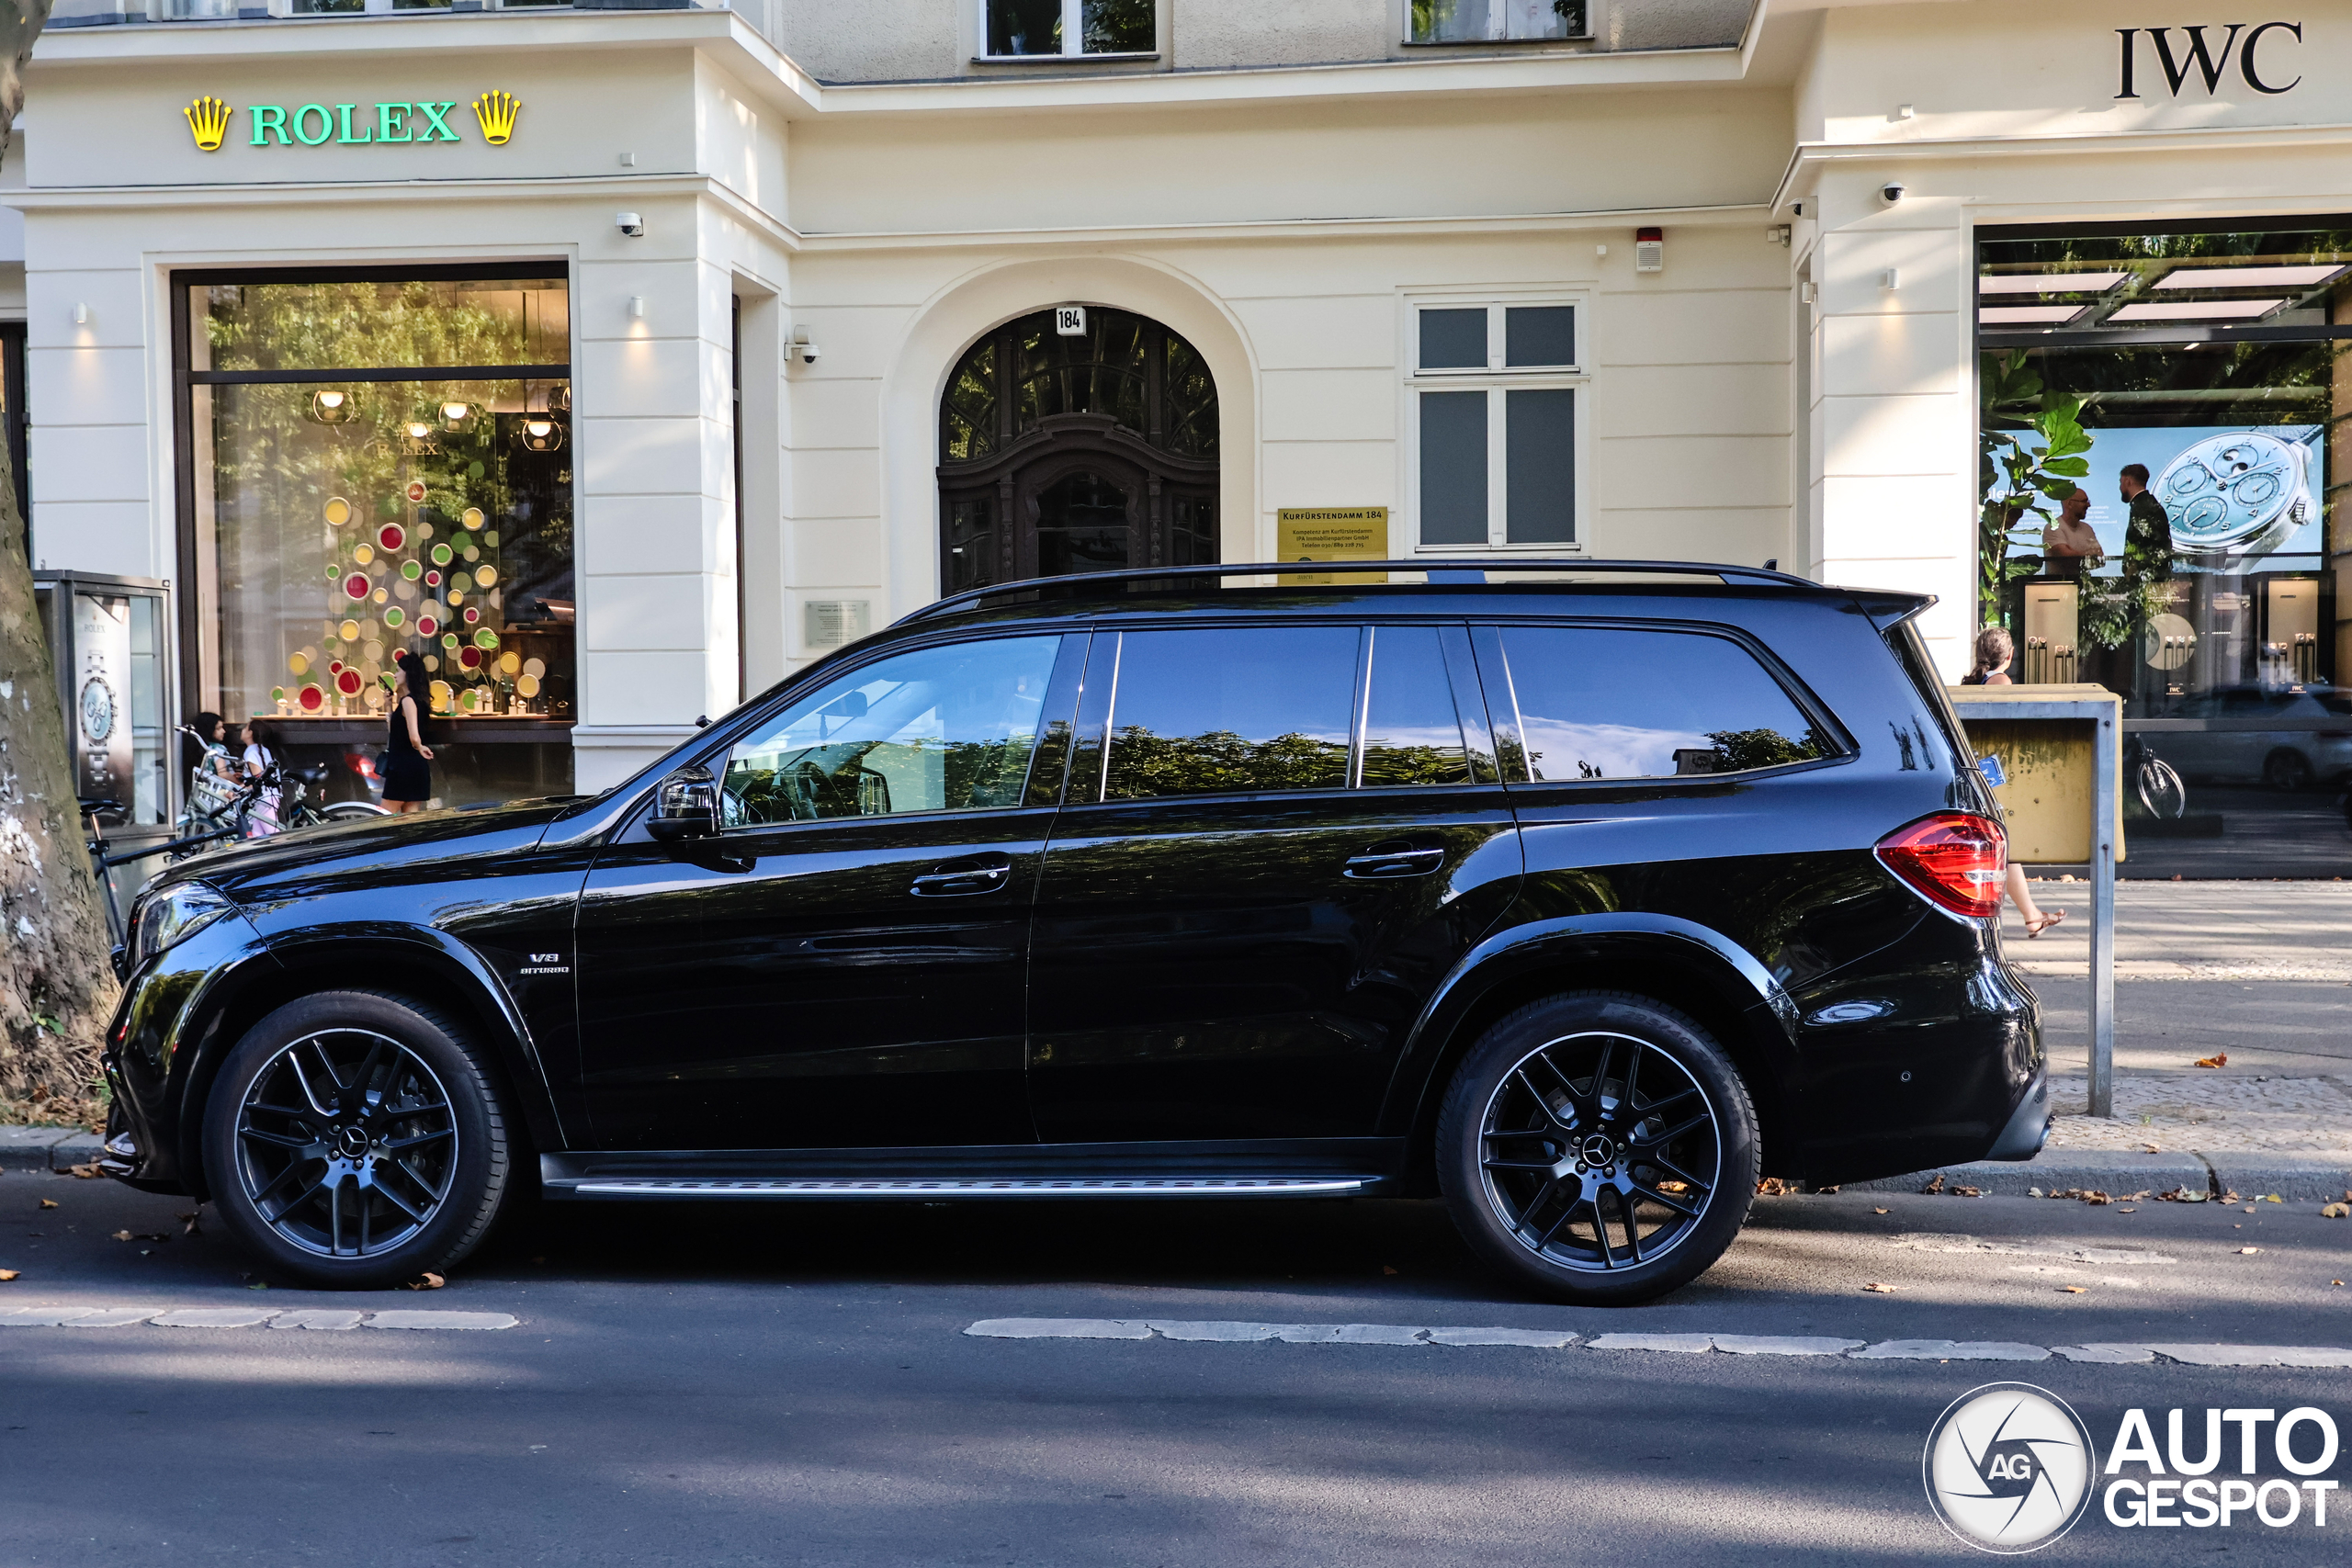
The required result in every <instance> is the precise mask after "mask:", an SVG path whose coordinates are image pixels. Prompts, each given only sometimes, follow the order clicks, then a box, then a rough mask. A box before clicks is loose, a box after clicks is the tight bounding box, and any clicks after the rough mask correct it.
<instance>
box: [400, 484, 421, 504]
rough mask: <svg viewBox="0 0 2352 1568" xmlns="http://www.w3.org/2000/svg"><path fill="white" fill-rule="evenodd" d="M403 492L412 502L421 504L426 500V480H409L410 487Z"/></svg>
mask: <svg viewBox="0 0 2352 1568" xmlns="http://www.w3.org/2000/svg"><path fill="white" fill-rule="evenodd" d="M401 493H403V494H405V495H406V496H407V497H408V498H409V500H410V502H412V503H418V504H421V503H422V502H424V480H423V479H411V480H409V481H408V489H407V490H406V491H402V492H401Z"/></svg>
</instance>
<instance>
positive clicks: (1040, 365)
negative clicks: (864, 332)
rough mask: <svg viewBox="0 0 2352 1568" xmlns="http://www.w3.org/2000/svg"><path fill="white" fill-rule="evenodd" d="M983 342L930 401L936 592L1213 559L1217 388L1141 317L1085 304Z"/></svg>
mask: <svg viewBox="0 0 2352 1568" xmlns="http://www.w3.org/2000/svg"><path fill="white" fill-rule="evenodd" d="M1056 318H1057V312H1056V311H1055V310H1038V311H1035V312H1032V313H1031V314H1029V315H1025V316H1020V317H1016V318H1015V319H1013V320H1012V321H1005V322H1003V323H1002V324H1001V325H999V326H998V327H996V328H995V329H994V330H993V331H991V332H989V333H987V334H985V335H984V336H982V337H981V338H980V339H979V340H978V342H977V343H974V344H971V345H970V346H969V347H968V348H967V349H966V350H965V352H964V355H963V357H962V358H960V359H959V360H957V361H956V367H955V368H954V369H953V370H952V371H951V372H950V373H949V375H948V378H947V385H946V388H945V389H944V391H943V392H942V393H941V395H940V400H939V465H938V473H937V477H938V483H939V526H940V540H939V584H940V592H943V593H959V592H965V591H966V590H967V589H973V588H985V587H988V586H989V585H991V584H993V583H999V582H1010V581H1017V580H1019V579H1022V578H1029V577H1056V576H1061V575H1063V574H1066V573H1069V572H1078V571H1109V570H1118V569H1120V568H1124V567H1153V566H1195V565H1202V564H1205V563H1207V562H1211V561H1215V560H1216V558H1217V526H1218V516H1217V510H1218V494H1217V487H1218V479H1219V472H1218V453H1217V434H1218V431H1217V423H1218V421H1217V395H1216V378H1215V377H1213V376H1212V375H1211V374H1210V371H1209V367H1208V363H1207V361H1206V360H1205V359H1204V358H1203V357H1202V355H1201V354H1200V353H1199V351H1198V350H1196V349H1194V348H1193V345H1192V344H1190V343H1188V342H1186V341H1185V340H1184V338H1183V337H1182V335H1181V334H1180V333H1175V332H1173V331H1170V329H1169V328H1168V327H1166V326H1164V325H1162V324H1161V323H1160V322H1159V321H1154V320H1152V319H1151V318H1150V317H1148V316H1142V315H1137V314H1136V313H1135V312H1133V311H1129V310H1114V309H1111V308H1109V307H1105V306H1090V307H1088V308H1087V310H1086V324H1085V328H1084V330H1083V331H1082V332H1077V333H1064V332H1060V331H1057V320H1056Z"/></svg>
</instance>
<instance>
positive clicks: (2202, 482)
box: [2148, 430, 2311, 560]
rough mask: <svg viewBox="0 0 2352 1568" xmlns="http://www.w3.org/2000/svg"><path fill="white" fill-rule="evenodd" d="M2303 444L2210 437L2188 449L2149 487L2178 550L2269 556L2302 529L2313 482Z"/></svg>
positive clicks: (2262, 436)
mask: <svg viewBox="0 0 2352 1568" xmlns="http://www.w3.org/2000/svg"><path fill="white" fill-rule="evenodd" d="M2306 462H2307V455H2306V452H2305V449H2304V447H2303V446H2301V444H2300V443H2298V442H2294V441H2285V440H2281V439H2279V438H2278V436H2276V435H2272V434H2269V433H2267V432H2266V431H2260V430H2245V431H2232V432H2229V433H2228V434H2221V435H2209V436H2207V437H2206V438H2205V439H2204V440H2202V441H2199V442H2197V443H2195V444H2194V445H2192V446H2188V447H2186V448H2184V449H2183V450H2182V451H2181V453H2180V455H2179V456H2178V457H2175V458H2173V460H2172V461H2171V462H2169V463H2166V464H2165V467H2164V471H2163V472H2162V473H2160V474H2158V475H2157V476H2156V479H2155V482H2154V484H2152V485H2150V486H2149V487H2148V488H2149V489H2151V490H2153V491H2155V492H2156V499H2157V500H2158V501H2161V502H2164V504H2165V513H2166V515H2168V516H2169V517H2170V518H2171V519H2172V542H2173V548H2174V549H2176V550H2177V551H2178V552H2179V553H2181V554H2182V555H2184V556H2188V557H2190V558H2204V559H2208V560H2221V559H2228V558H2242V557H2245V556H2255V555H2265V554H2267V553H2268V552H2269V551H2271V550H2274V549H2276V548H2278V546H2279V545H2280V544H2281V543H2283V542H2284V541H2285V539H2286V537H2287V536H2288V535H2289V534H2290V533H2292V532H2294V530H2295V529H2297V528H2299V527H2301V526H2302V525H2303V524H2304V523H2305V522H2306V521H2307V520H2308V518H2309V514H2310V511H2311V479H2310V473H2309V469H2308V468H2307V467H2306Z"/></svg>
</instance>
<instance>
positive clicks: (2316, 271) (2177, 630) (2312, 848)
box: [1977, 218, 2352, 875]
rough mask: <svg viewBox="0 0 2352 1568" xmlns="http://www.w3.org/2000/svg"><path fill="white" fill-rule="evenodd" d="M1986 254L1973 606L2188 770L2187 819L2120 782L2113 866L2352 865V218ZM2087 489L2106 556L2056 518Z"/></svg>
mask: <svg viewBox="0 0 2352 1568" xmlns="http://www.w3.org/2000/svg"><path fill="white" fill-rule="evenodd" d="M1977 261H1978V267H1977V318H1978V324H1977V331H1978V334H1979V347H1980V350H1981V354H1980V363H1979V390H1980V400H1981V405H1982V406H1981V414H1982V419H1981V426H1980V428H1981V432H1982V450H1981V455H1980V480H1981V485H1982V501H1981V507H1982V511H1981V515H1980V530H1979V533H1980V538H1979V551H1978V556H1979V583H1980V599H1981V600H1982V602H1983V605H1984V610H1985V620H1987V621H1988V622H1998V623H2001V624H2004V625H2006V626H2008V628H2009V629H2010V631H2011V634H2012V636H2013V637H2014V638H2015V640H2016V643H2017V648H2018V661H2017V666H2016V668H2014V669H2013V670H2012V671H2011V674H2012V675H2013V676H2014V677H2015V678H2016V679H2018V680H2020V681H2025V682H2075V681H2081V682H2097V683H2099V684H2102V685H2105V686H2107V687H2108V688H2109V690H2112V691H2114V692H2117V693H2119V694H2121V695H2122V696H2123V697H2124V699H2125V710H2124V713H2125V728H2126V731H2127V734H2128V735H2129V736H2130V737H2131V740H2132V742H2133V743H2134V744H2135V745H2136V747H2137V749H2138V750H2139V751H2144V752H2145V753H2148V754H2151V755H2153V756H2155V757H2157V758H2160V759H2162V760H2163V761H2165V762H2166V763H2168V764H2170V765H2171V766H2172V767H2173V768H2174V769H2175V770H2176V771H2177V772H2178V773H2181V774H2183V775H2184V776H2185V777H2186V778H2187V779H2188V785H2189V788H2188V802H2187V805H2186V807H2184V808H2179V809H2178V810H2177V813H2176V811H2175V809H2174V807H2175V806H2176V805H2177V803H2166V802H2164V801H2159V802H2158V803H2157V808H2152V807H2149V806H2148V805H2147V803H2145V802H2142V801H2140V800H2139V799H2138V798H2137V794H2136V791H2135V789H2134V787H2133V780H2132V779H2131V778H2129V777H2127V779H2126V780H2125V789H2124V794H2125V805H2126V808H2127V822H2126V828H2125V832H2126V838H2127V840H2128V841H2129V844H2130V848H2129V859H2128V860H2127V863H2126V866H2125V868H2124V869H2125V874H2171V872H2173V871H2176V870H2178V871H2181V872H2182V874H2257V875H2269V874H2312V868H2314V867H2319V866H2320V862H2321V861H2326V862H2329V863H2335V862H2341V863H2343V864H2342V865H2341V866H2338V867H2337V869H2339V870H2346V869H2352V834H2347V833H2346V826H2345V820H2344V818H2343V814H2342V813H2341V811H2340V810H2337V809H2335V807H2334V805H2333V801H2334V797H2335V795H2338V794H2340V793H2341V792H2342V788H2343V786H2344V784H2346V782H2347V781H2348V780H2352V736H2347V735H2346V714H2347V712H2352V702H2347V700H2346V692H2345V690H2344V687H2343V682H2344V681H2345V679H2346V675H2347V674H2352V621H2344V620H2340V619H2339V616H2340V615H2342V614H2344V611H2343V610H2341V609H2339V605H2340V604H2342V601H2341V599H2340V597H2339V593H2338V582H2337V578H2338V575H2339V573H2340V571H2341V570H2342V569H2343V567H2344V566H2345V565H2346V563H2347V562H2352V537H2347V536H2346V533H2345V522H2344V519H2343V515H2342V513H2341V510H2340V508H2339V507H2338V506H2337V505H2336V502H2335V493H2336V491H2338V489H2339V487H2340V486H2341V485H2342V484H2343V483H2344V479H2345V476H2346V474H2347V473H2352V467H2347V465H2352V436H2348V435H2347V434H2346V431H2347V429H2352V426H2347V424H2346V417H2347V415H2352V361H2347V359H2346V347H2347V345H2348V344H2352V218H2342V219H2312V220H2300V221H2298V222H2296V223H2294V224H2292V225H2281V226H2280V227H2278V228H2273V229H2269V230H2267V231H2255V230H2247V229H2244V228H2239V227H2227V226H2220V225H2217V226H2214V227H2213V228H2211V229H2210V230H2200V231H2187V232H2166V233H2148V232H2143V231H2125V230H2120V229H2117V228H2112V227H2102V228H2098V229H2090V230H2074V231H2045V230H2005V229H1988V230H1983V231H1979V245H1978V253H1977ZM2143 472H2144V475H2145V479H2144V485H2145V490H2146V494H2145V496H2143V497H2141V498H2139V499H2137V500H2134V499H2131V497H2129V496H2127V494H2126V492H2127V491H2133V490H2136V489H2137V488H2138V486H2139V484H2140V483H2141V482H2142V481H2141V479H2140V475H2141V474H2142V473H2143ZM2127 474H2128V475H2130V476H2131V479H2128V480H2127V479H2126V477H2125V476H2126V475H2127ZM2075 487H2079V488H2080V489H2081V491H2083V494H2084V501H2085V502H2087V505H2086V507H2085V515H2084V518H2083V521H2084V523H2085V524H2086V525H2087V527H2088V529H2089V531H2090V535H2091V536H2092V537H2093V538H2094V539H2095V541H2096V547H2095V550H2094V551H2093V553H2088V554H2081V553H2071V552H2069V551H2068V550H2067V548H2066V545H2067V541H2066V539H2065V536H2064V535H2061V534H2058V533H2056V532H2053V531H2052V525H2054V524H2056V523H2057V522H2058V513H2059V512H2060V510H2061V508H2062V506H2063V505H2064V502H2065V492H2066V491H2068V490H2069V489H2072V488H2075ZM2075 504H2076V505H2077V506H2083V504H2084V502H2076V503H2075ZM2079 540H2080V536H2079V535H2077V536H2076V541H2077V542H2079ZM2135 754H2136V753H2135ZM2314 856H2316V857H2317V858H2314ZM2257 862H2260V863H2257ZM2287 868H2291V869H2287ZM2320 869H2325V868H2324V867H2320Z"/></svg>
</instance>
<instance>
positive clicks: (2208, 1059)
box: [2197, 1051, 2230, 1067]
mask: <svg viewBox="0 0 2352 1568" xmlns="http://www.w3.org/2000/svg"><path fill="white" fill-rule="evenodd" d="M2197 1065H2198V1066H2200V1067H2226V1066H2229V1065H2230V1054H2229V1053H2228V1052H2227V1051H2216V1052H2214V1053H2213V1054H2212V1055H2210V1056H2200V1057H2199V1058H2198V1060H2197Z"/></svg>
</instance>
